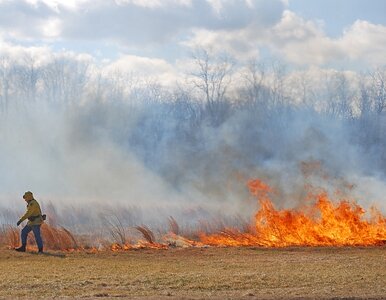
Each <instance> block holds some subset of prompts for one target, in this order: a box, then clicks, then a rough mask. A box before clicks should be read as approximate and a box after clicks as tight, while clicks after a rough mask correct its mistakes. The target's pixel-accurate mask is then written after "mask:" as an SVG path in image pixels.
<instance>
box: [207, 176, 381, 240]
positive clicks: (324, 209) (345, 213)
mask: <svg viewBox="0 0 386 300" xmlns="http://www.w3.org/2000/svg"><path fill="white" fill-rule="evenodd" d="M248 187H249V189H250V192H251V194H252V195H254V196H255V197H257V198H258V199H259V204H260V209H259V210H258V211H257V213H256V215H255V218H254V226H253V229H254V230H253V231H251V232H240V231H238V230H235V229H226V230H224V231H222V232H221V233H219V234H213V235H206V234H201V235H200V238H201V241H202V242H203V243H206V244H208V245H212V246H266V247H287V246H370V245H381V244H385V243H386V218H385V217H383V216H382V214H381V213H380V212H379V211H377V210H376V209H373V210H372V215H371V218H370V219H369V220H365V219H364V215H365V210H364V209H363V208H362V207H360V206H359V205H358V204H356V203H354V202H349V201H346V200H342V201H340V202H339V203H334V202H333V201H331V200H330V199H329V198H328V195H327V193H325V192H322V193H319V194H318V195H316V196H314V198H315V200H316V203H315V204H314V205H312V206H309V207H305V208H304V209H303V211H296V210H276V209H275V207H274V205H273V204H272V201H271V200H270V198H269V194H270V193H272V192H273V190H272V189H271V188H270V187H269V186H268V185H266V184H265V183H263V182H262V181H260V180H251V181H250V182H249V183H248ZM310 196H311V195H310Z"/></svg>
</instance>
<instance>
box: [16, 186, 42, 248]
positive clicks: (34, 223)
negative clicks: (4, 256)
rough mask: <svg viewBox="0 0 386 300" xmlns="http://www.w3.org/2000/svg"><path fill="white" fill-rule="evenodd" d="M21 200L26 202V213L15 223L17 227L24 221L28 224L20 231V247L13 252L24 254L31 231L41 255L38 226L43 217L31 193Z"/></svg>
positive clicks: (40, 239) (27, 193)
mask: <svg viewBox="0 0 386 300" xmlns="http://www.w3.org/2000/svg"><path fill="white" fill-rule="evenodd" d="M23 198H24V200H25V201H26V202H27V212H26V213H25V214H24V216H22V217H21V218H20V220H19V221H18V222H17V226H19V225H20V224H21V222H23V221H24V220H26V219H28V223H27V225H26V226H25V227H24V228H23V229H22V231H21V247H19V248H16V249H15V250H16V251H19V252H25V248H26V246H27V237H28V234H29V233H30V232H31V231H33V233H34V236H35V240H36V244H37V245H38V249H39V253H43V240H42V238H41V235H40V226H41V225H42V224H43V221H44V217H43V215H42V211H41V210H40V205H39V203H38V202H37V201H36V200H35V199H34V195H33V194H32V192H26V193H25V194H24V196H23Z"/></svg>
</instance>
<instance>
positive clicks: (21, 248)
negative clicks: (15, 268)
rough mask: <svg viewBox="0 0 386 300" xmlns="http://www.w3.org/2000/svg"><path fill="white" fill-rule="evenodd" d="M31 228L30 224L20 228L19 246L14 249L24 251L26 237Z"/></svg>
mask: <svg viewBox="0 0 386 300" xmlns="http://www.w3.org/2000/svg"><path fill="white" fill-rule="evenodd" d="M31 230H32V227H31V226H28V225H26V226H24V228H23V229H22V230H21V247H19V248H16V251H20V252H24V251H25V247H26V246H27V237H28V233H30V232H31Z"/></svg>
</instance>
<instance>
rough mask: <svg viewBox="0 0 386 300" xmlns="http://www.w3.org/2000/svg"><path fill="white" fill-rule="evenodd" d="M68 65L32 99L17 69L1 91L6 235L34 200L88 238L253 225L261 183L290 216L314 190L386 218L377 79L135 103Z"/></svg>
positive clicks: (143, 96)
mask: <svg viewBox="0 0 386 300" xmlns="http://www.w3.org/2000/svg"><path fill="white" fill-rule="evenodd" d="M56 63H57V62H56ZM62 63H63V64H62V65H61V66H62V67H63V68H62V69H58V68H56V69H53V66H52V65H47V66H43V67H41V68H40V69H39V70H37V71H36V72H37V73H36V80H35V81H34V82H32V85H31V82H28V81H27V83H29V84H30V85H29V86H27V83H26V82H24V81H23V80H27V79H28V78H29V77H25V76H24V77H23V76H20V74H24V73H22V72H20V70H24V71H25V72H27V71H28V69H27V68H25V69H21V68H23V67H22V66H20V65H15V66H14V69H12V70H18V72H14V73H12V72H9V73H8V77H7V78H5V77H4V78H3V81H2V85H1V86H0V92H1V93H0V95H1V98H0V100H1V118H0V128H1V131H0V193H1V195H0V197H1V206H2V212H3V217H2V218H3V222H11V220H10V219H12V218H13V215H12V211H15V209H16V210H17V211H21V210H22V209H21V208H20V206H22V200H21V195H22V194H23V193H24V192H25V191H26V190H32V191H33V192H34V193H35V195H36V197H37V198H38V199H39V200H41V201H42V203H43V206H44V207H45V209H47V210H50V211H51V213H52V214H55V215H56V217H57V218H58V222H59V221H60V222H64V223H66V222H67V224H70V225H74V226H75V225H76V224H78V225H79V224H83V225H85V224H87V223H88V225H90V224H92V223H93V222H97V221H96V220H98V219H100V218H102V215H103V214H109V213H110V214H113V215H115V216H119V217H120V218H122V219H126V221H127V223H128V224H129V225H135V224H136V223H137V224H138V223H141V222H153V223H156V222H159V221H160V219H162V218H166V217H167V216H169V215H174V216H177V218H180V220H183V222H187V223H188V222H189V220H190V219H195V220H196V219H198V218H201V217H205V216H209V215H210V216H212V217H213V216H217V215H220V214H221V215H222V216H235V215H238V214H239V215H242V216H249V215H250V214H251V209H255V208H256V203H255V201H254V200H251V199H250V197H249V195H248V191H247V189H246V182H247V181H248V179H251V178H256V177H259V178H262V179H263V180H265V181H266V182H267V183H268V184H270V185H272V186H274V187H275V189H276V190H277V191H279V196H277V197H275V199H274V200H275V202H276V204H277V205H278V207H293V206H296V205H297V204H299V202H300V201H301V200H302V199H303V198H304V193H305V187H304V186H305V184H306V183H309V184H313V185H316V186H320V187H324V188H325V189H327V190H329V191H330V192H331V193H334V192H336V191H337V190H340V191H341V192H343V193H347V194H348V195H350V196H355V197H356V198H357V199H358V200H359V201H360V203H361V204H364V205H366V206H367V207H368V206H369V205H371V204H376V205H377V206H378V207H380V208H381V209H383V210H385V202H384V199H383V195H384V192H385V191H386V186H385V180H384V177H385V171H384V170H385V167H386V157H385V155H384V151H383V149H384V146H385V143H386V138H385V137H384V134H383V132H384V129H385V119H384V116H383V115H384V112H383V108H384V107H382V108H380V106H379V102H376V101H378V100H379V98H376V96H377V95H378V94H377V92H379V90H377V84H376V81H374V80H375V79H374V78H376V77H371V78H373V81H369V82H367V83H364V84H363V85H362V86H360V85H354V82H355V80H352V82H351V83H352V85H349V84H347V83H348V81H349V80H350V79H349V78H347V77H346V76H345V75H344V74H343V73H339V74H333V75H330V77H329V81H328V82H327V83H326V85H324V86H323V87H321V86H322V84H320V82H319V85H312V86H310V87H309V88H308V91H307V93H306V92H305V91H304V94H303V97H299V96H294V95H296V93H294V92H293V91H294V89H295V90H296V89H298V90H301V89H300V88H299V85H300V83H299V82H296V81H295V82H294V81H293V80H292V81H291V80H289V79H288V78H289V77H290V75H288V78H287V77H278V76H277V74H275V72H274V70H273V71H272V74H270V77H267V79H266V80H261V81H260V82H259V86H256V85H255V86H253V85H245V84H244V83H243V82H233V86H235V88H234V89H233V92H232V96H231V95H230V94H229V95H228V96H226V95H227V94H224V95H223V97H218V98H208V97H205V95H201V94H197V93H192V92H189V89H188V88H186V89H184V88H181V87H179V88H178V89H177V88H176V89H172V88H163V87H161V86H158V85H151V86H150V85H139V86H136V87H135V88H131V90H130V91H123V90H119V86H117V81H114V80H113V78H109V77H104V78H103V80H101V79H100V78H99V81H98V82H97V81H96V80H95V78H96V77H95V76H94V75H95V74H94V75H90V74H89V73H88V71H87V68H84V69H83V68H80V67H79V68H76V70H77V72H78V73H76V72H73V71H74V68H70V67H68V68H67V65H66V62H62ZM71 64H74V62H71ZM71 64H70V63H69V62H68V65H69V66H70V65H71ZM78 64H81V63H79V62H78ZM56 67H57V65H56ZM8 70H11V69H8ZM53 70H55V72H57V73H55V74H53V73H52V71H53ZM79 70H84V73H79V72H83V71H79ZM29 71H31V70H29ZM50 72H51V73H50ZM377 72H378V73H374V74H378V76H385V73H384V72H383V73H382V72H381V71H377ZM47 74H50V75H49V76H47ZM30 75H31V74H30ZM80 75H81V76H80ZM255 75H256V74H255ZM275 76H277V77H275ZM58 78H62V81H57V79H58ZM79 78H83V79H82V80H79ZM286 78H287V79H286ZM369 78H370V77H369ZM6 79H8V82H7V85H5V84H4V83H5V82H6V81H5V80H6ZM279 79H280V80H282V83H283V84H278V80H279ZM197 80H199V79H197ZM331 81H332V82H333V84H332V83H331ZM97 83H98V84H97ZM255 83H256V82H255ZM290 83H291V84H290ZM302 83H304V82H302ZM351 83H350V84H351ZM284 84H286V85H287V86H285V85H284ZM241 87H243V88H241ZM257 88H258V89H257ZM308 95H310V96H308ZM383 101H386V100H385V99H383ZM377 105H378V106H377ZM85 226H86V225H85Z"/></svg>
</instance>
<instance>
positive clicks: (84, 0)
mask: <svg viewBox="0 0 386 300" xmlns="http://www.w3.org/2000/svg"><path fill="white" fill-rule="evenodd" d="M283 7H284V4H283V3H282V2H281V1H280V0H273V1H270V2H269V3H267V1H263V0H255V1H251V0H245V1H240V0H237V1H236V0H228V1H224V0H223V1H220V0H195V1H191V0H166V1H159V0H116V1H112V0H108V1H106V0H94V1H91V0H81V1H75V0H72V1H70V2H68V3H67V2H65V1H59V0H56V1H47V0H40V1H38V0H28V1H27V0H26V1H14V2H12V1H6V2H0V10H1V13H0V16H1V20H2V21H0V31H3V34H4V32H8V36H9V37H10V38H16V39H21V38H26V37H28V38H29V39H41V38H60V39H61V40H99V41H101V40H102V41H110V42H111V41H113V42H116V43H118V44H121V45H125V46H133V45H147V44H158V43H165V42H170V41H173V39H175V38H179V37H180V36H179V35H182V36H186V35H187V34H189V33H190V31H191V30H192V29H195V28H196V29H197V28H201V29H208V30H236V29H241V28H244V27H245V26H248V25H249V24H250V23H258V24H260V26H262V27H267V26H270V25H272V24H274V23H275V22H277V21H278V20H279V19H280V15H281V12H282V10H283ZM26 24H27V25H28V26H26Z"/></svg>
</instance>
